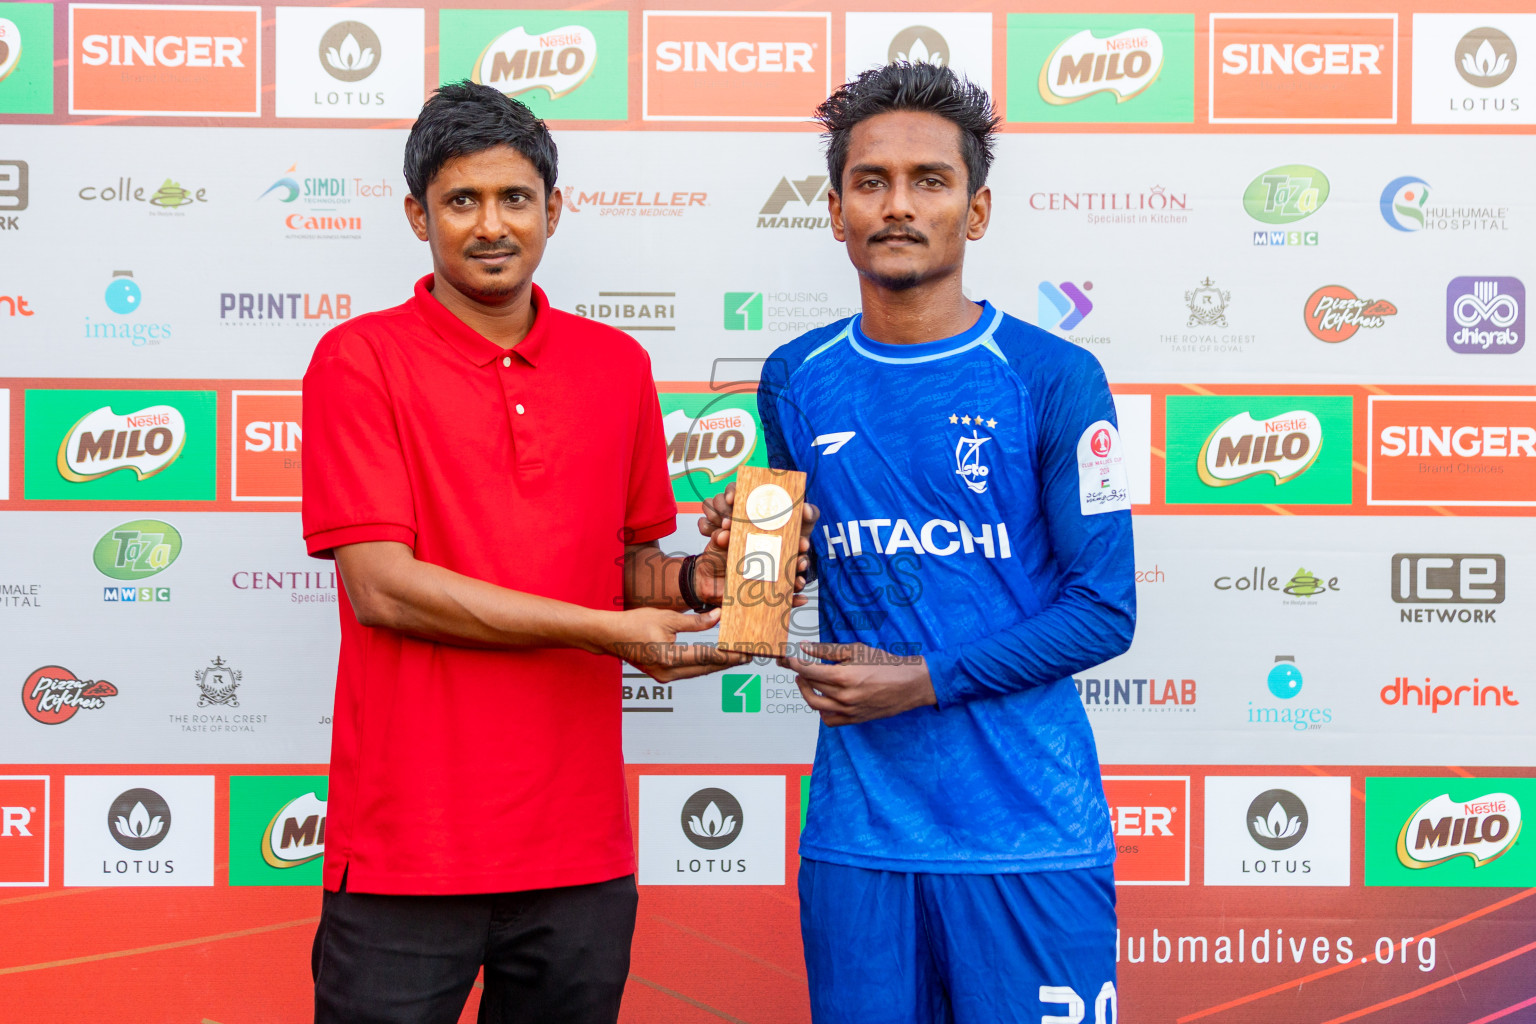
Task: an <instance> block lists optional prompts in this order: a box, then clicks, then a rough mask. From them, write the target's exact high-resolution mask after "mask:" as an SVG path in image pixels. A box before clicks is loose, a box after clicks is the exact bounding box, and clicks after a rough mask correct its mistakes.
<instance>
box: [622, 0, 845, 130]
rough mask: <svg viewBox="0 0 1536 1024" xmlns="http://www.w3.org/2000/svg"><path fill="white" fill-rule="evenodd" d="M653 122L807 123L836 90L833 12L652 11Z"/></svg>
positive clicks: (649, 113)
mask: <svg viewBox="0 0 1536 1024" xmlns="http://www.w3.org/2000/svg"><path fill="white" fill-rule="evenodd" d="M644 18H645V23H644V33H643V34H644V41H643V49H644V58H643V59H644V61H645V69H644V72H643V74H644V93H643V96H644V99H643V102H642V105H641V114H642V116H643V117H644V118H645V119H646V120H648V121H722V120H723V121H804V120H805V118H806V117H807V116H808V112H809V111H811V110H814V109H815V107H816V105H817V104H818V103H820V102H821V101H822V100H823V99H824V98H825V97H826V95H827V94H828V93H829V92H831V91H832V72H831V59H830V57H831V54H830V52H829V51H830V50H831V38H832V35H831V32H832V16H831V15H830V14H800V13H790V12H779V11H772V12H770V11H763V12H757V11H646V12H645V14H644Z"/></svg>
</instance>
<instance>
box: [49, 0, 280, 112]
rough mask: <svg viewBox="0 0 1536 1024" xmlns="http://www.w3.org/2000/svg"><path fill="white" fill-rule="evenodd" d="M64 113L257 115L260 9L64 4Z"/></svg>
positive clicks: (259, 70) (259, 91) (258, 103)
mask: <svg viewBox="0 0 1536 1024" xmlns="http://www.w3.org/2000/svg"><path fill="white" fill-rule="evenodd" d="M69 40H70V43H69V112H70V113H71V114H153V115H156V116H161V117H164V116H171V117H257V116H259V115H260V113H261V8H260V7H200V6H186V7H181V6H170V5H158V4H147V5H130V4H70V6H69Z"/></svg>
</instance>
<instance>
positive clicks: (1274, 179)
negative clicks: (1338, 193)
mask: <svg viewBox="0 0 1536 1024" xmlns="http://www.w3.org/2000/svg"><path fill="white" fill-rule="evenodd" d="M1327 201H1328V177H1327V175H1325V174H1323V172H1322V171H1320V170H1318V169H1317V168H1316V167H1308V166H1306V165H1305V164H1285V165H1283V166H1281V167H1274V168H1271V169H1270V170H1267V171H1265V172H1264V173H1263V174H1261V175H1259V176H1258V177H1257V178H1254V179H1253V181H1251V182H1249V183H1248V188H1247V189H1245V190H1244V191H1243V209H1245V210H1247V211H1248V216H1250V217H1252V218H1253V219H1254V220H1257V221H1262V222H1263V223H1265V224H1291V223H1294V222H1295V221H1299V220H1305V219H1306V218H1308V217H1310V216H1312V215H1313V214H1314V213H1316V212H1317V211H1318V210H1320V209H1322V206H1323V204H1324V203H1326V202H1327Z"/></svg>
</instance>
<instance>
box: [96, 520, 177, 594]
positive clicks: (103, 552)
mask: <svg viewBox="0 0 1536 1024" xmlns="http://www.w3.org/2000/svg"><path fill="white" fill-rule="evenodd" d="M179 554H181V532H180V531H179V530H177V529H176V527H174V526H172V525H171V524H170V523H162V522H161V521H160V520H158V519H135V520H134V521H133V522H131V523H124V524H122V525H121V526H115V527H113V528H112V529H110V530H108V531H107V532H106V533H104V534H102V535H101V540H99V541H97V542H96V547H95V548H94V549H92V551H91V560H92V561H93V562H95V563H96V568H97V570H99V571H100V572H101V573H103V574H104V575H107V576H110V577H112V578H113V579H115V580H142V579H144V578H145V577H148V576H153V575H155V574H156V573H159V572H162V571H164V570H166V569H169V568H170V567H171V563H172V562H174V561H176V556H177V555H179Z"/></svg>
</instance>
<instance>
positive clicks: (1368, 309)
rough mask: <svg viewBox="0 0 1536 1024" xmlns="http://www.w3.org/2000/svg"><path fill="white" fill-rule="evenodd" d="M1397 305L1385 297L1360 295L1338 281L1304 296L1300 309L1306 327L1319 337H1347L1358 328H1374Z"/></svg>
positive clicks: (1329, 339)
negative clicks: (1364, 296)
mask: <svg viewBox="0 0 1536 1024" xmlns="http://www.w3.org/2000/svg"><path fill="white" fill-rule="evenodd" d="M1396 313H1397V307H1396V306H1394V305H1392V303H1390V302H1388V301H1387V300H1386V299H1362V298H1359V297H1357V296H1356V295H1355V293H1354V292H1352V291H1350V290H1349V289H1348V288H1345V287H1344V286H1343V285H1341V284H1325V285H1323V287H1321V288H1319V289H1318V290H1317V291H1315V292H1313V293H1312V295H1311V297H1309V298H1308V299H1307V304H1306V306H1305V309H1304V312H1303V319H1305V320H1306V323H1307V330H1309V331H1311V332H1312V337H1314V338H1316V339H1317V340H1318V341H1326V342H1328V343H1330V344H1336V343H1338V342H1341V341H1348V340H1349V339H1350V338H1353V337H1354V336H1355V332H1356V331H1358V330H1360V328H1362V327H1365V328H1371V329H1374V328H1377V327H1382V326H1384V325H1385V324H1386V322H1387V321H1386V318H1387V317H1389V316H1394V315H1396Z"/></svg>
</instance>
